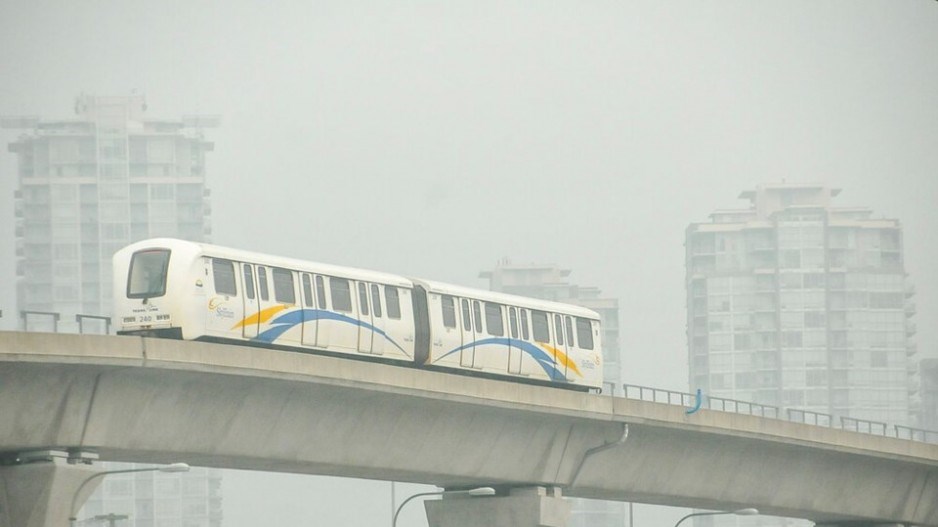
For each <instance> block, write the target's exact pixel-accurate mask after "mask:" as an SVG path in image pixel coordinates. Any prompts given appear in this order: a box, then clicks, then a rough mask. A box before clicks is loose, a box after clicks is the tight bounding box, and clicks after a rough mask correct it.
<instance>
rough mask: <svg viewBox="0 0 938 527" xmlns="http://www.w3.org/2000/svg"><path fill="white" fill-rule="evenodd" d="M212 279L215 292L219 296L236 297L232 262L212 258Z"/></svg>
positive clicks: (236, 291)
mask: <svg viewBox="0 0 938 527" xmlns="http://www.w3.org/2000/svg"><path fill="white" fill-rule="evenodd" d="M212 278H213V279H214V280H215V292H216V293H218V294H219V295H231V296H237V295H238V288H237V286H235V270H234V262H232V261H231V260H222V259H219V258H212Z"/></svg>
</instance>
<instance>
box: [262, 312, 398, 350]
mask: <svg viewBox="0 0 938 527" xmlns="http://www.w3.org/2000/svg"><path fill="white" fill-rule="evenodd" d="M313 320H336V321H339V322H344V323H347V324H352V325H356V326H360V327H363V328H365V329H368V330H371V331H373V332H375V333H377V334H378V335H381V336H382V337H384V338H385V339H387V341H388V342H390V343H391V344H394V346H395V347H396V348H397V349H399V350H401V352H402V353H404V355H408V354H407V352H406V351H404V348H402V347H400V346H399V345H398V344H397V342H394V339H392V338H391V337H389V336H388V334H387V333H385V332H384V330H383V329H380V328H377V327H375V326H373V325H371V324H369V323H367V322H362V321H361V320H358V319H355V318H352V317H349V316H346V315H342V314H340V313H334V312H332V311H325V310H322V309H298V310H296V311H290V312H289V313H285V314H283V315H280V316H279V317H277V318H275V319H273V320H272V321H271V322H270V325H271V326H274V327H271V328H270V329H268V330H266V331H264V332H262V333H260V334H259V335H257V336H256V337H254V338H253V339H252V340H256V341H259V342H266V343H268V344H271V343H273V342H274V341H275V340H277V339H278V338H280V335H283V334H284V333H286V332H287V331H288V330H290V329H291V328H293V327H295V326H296V325H297V324H302V323H304V322H311V321H313ZM408 356H409V355H408Z"/></svg>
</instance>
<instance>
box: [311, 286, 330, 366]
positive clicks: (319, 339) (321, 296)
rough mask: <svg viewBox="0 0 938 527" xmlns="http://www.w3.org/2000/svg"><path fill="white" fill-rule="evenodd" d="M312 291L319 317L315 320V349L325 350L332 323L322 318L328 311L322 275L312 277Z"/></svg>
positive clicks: (327, 298) (327, 299)
mask: <svg viewBox="0 0 938 527" xmlns="http://www.w3.org/2000/svg"><path fill="white" fill-rule="evenodd" d="M313 290H314V291H315V293H316V294H315V296H316V308H317V309H318V310H319V311H318V313H317V314H318V315H319V316H318V317H317V319H316V348H317V349H327V348H328V347H329V334H330V333H331V332H332V325H333V324H334V322H331V321H329V320H328V319H327V318H324V316H326V315H328V314H329V313H330V311H329V297H328V296H327V295H326V279H325V278H323V276H322V275H320V274H317V275H315V276H313Z"/></svg>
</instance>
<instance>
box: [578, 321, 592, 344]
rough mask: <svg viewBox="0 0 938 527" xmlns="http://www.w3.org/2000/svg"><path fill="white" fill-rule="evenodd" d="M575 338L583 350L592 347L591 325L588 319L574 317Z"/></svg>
mask: <svg viewBox="0 0 938 527" xmlns="http://www.w3.org/2000/svg"><path fill="white" fill-rule="evenodd" d="M576 339H577V341H578V342H579V343H580V348H582V349H585V350H591V349H593V327H592V324H590V321H589V319H586V318H579V317H577V319H576Z"/></svg>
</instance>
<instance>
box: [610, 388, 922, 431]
mask: <svg viewBox="0 0 938 527" xmlns="http://www.w3.org/2000/svg"><path fill="white" fill-rule="evenodd" d="M622 388H623V390H624V395H625V397H626V398H628V399H636V400H641V401H647V402H655V403H663V404H672V405H679V406H685V407H693V406H694V405H695V404H696V402H697V399H696V395H694V394H692V393H687V392H678V391H674V390H665V389H662V388H652V387H650V386H639V385H634V384H623V385H622ZM703 397H704V399H705V402H704V405H705V407H706V408H708V409H710V410H714V411H717V412H727V413H734V414H744V415H754V416H757V417H764V418H766V419H781V420H785V421H790V422H793V423H803V424H806V425H811V426H823V427H828V428H840V429H842V430H846V431H849V432H857V433H860V434H870V435H878V436H883V437H893V438H896V439H906V440H909V441H919V442H923V443H932V444H938V431H934V430H925V429H921V428H912V427H908V426H902V425H889V424H888V423H883V422H880V421H870V420H867V419H859V418H856V417H846V416H839V417H837V416H833V415H830V414H825V413H821V412H812V411H811V410H801V409H798V408H785V409H784V412H783V411H782V410H783V409H782V408H778V407H776V406H771V405H764V404H758V403H750V402H746V401H738V400H736V399H725V398H722V397H709V396H703Z"/></svg>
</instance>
